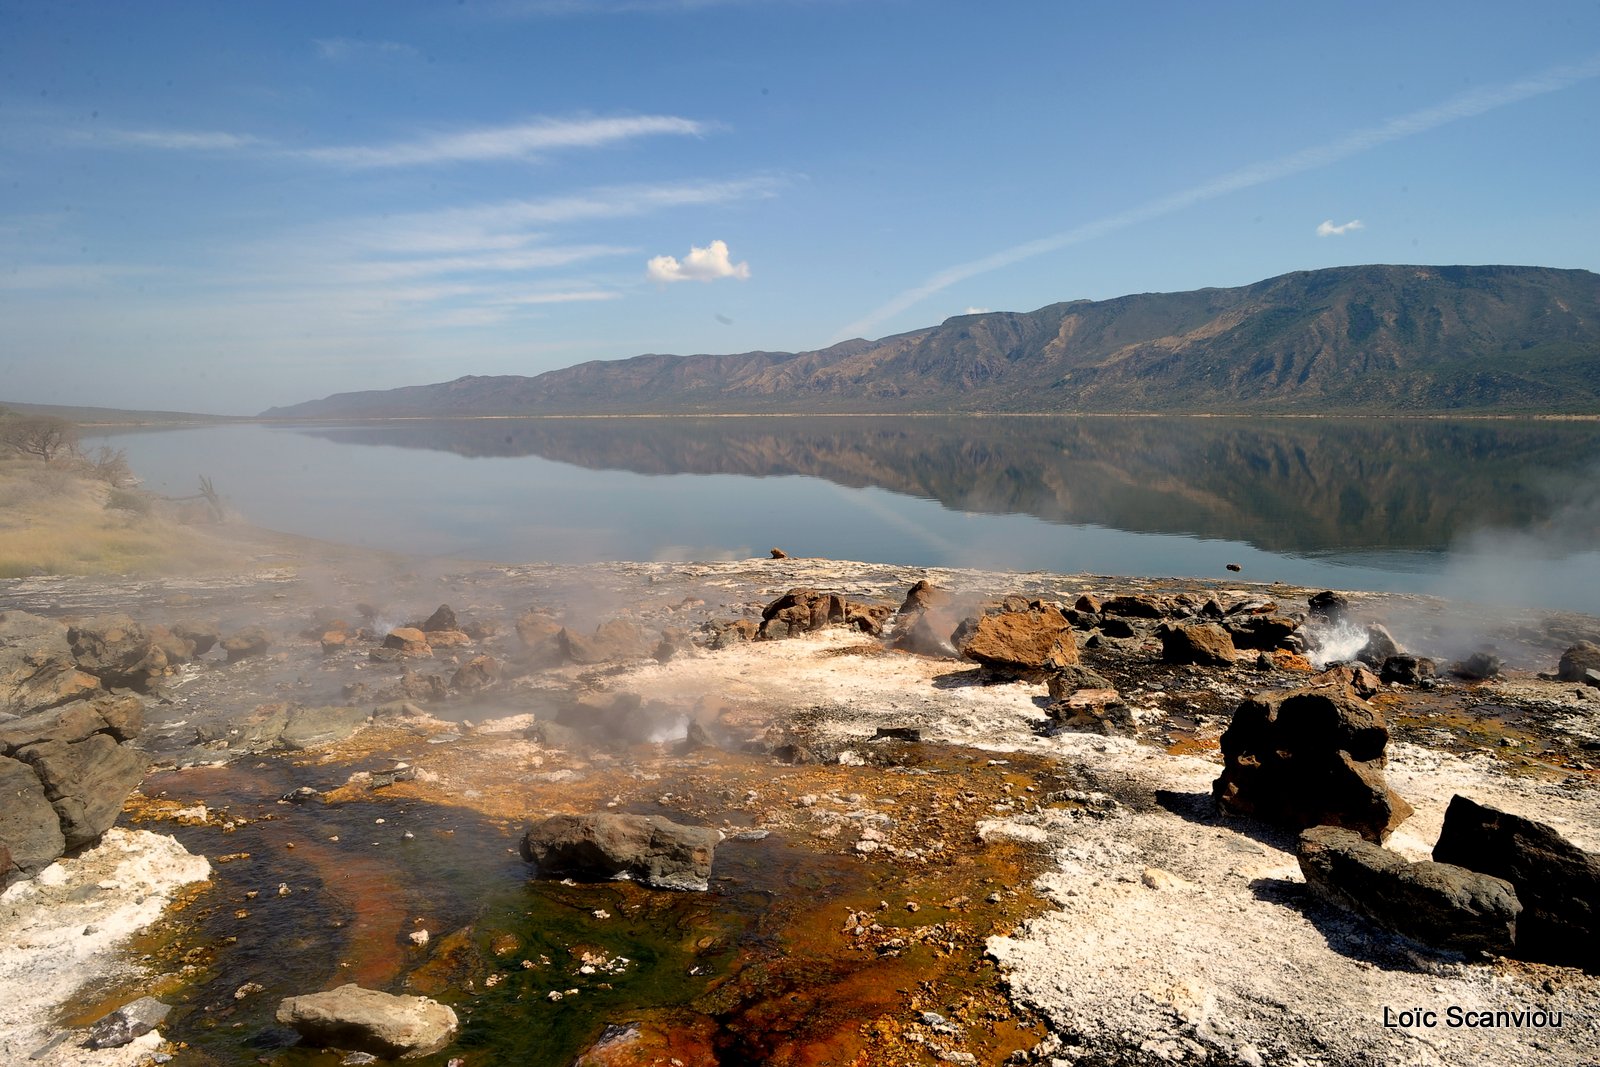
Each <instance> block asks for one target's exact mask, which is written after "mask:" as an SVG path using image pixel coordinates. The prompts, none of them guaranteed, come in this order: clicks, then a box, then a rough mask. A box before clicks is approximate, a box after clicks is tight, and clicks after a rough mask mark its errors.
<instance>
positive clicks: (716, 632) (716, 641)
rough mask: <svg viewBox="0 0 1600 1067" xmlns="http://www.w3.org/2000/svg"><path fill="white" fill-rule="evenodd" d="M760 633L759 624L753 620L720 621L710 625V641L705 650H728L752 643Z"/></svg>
mask: <svg viewBox="0 0 1600 1067" xmlns="http://www.w3.org/2000/svg"><path fill="white" fill-rule="evenodd" d="M760 632H761V624H760V623H758V622H756V621H755V620H754V619H722V620H720V621H718V622H713V623H711V640H709V641H707V642H706V647H707V648H712V649H716V648H730V647H732V646H733V645H742V644H745V643H746V642H748V641H754V640H755V639H756V635H757V634H759V633H760Z"/></svg>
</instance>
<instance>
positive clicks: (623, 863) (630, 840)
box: [522, 813, 722, 890]
mask: <svg viewBox="0 0 1600 1067" xmlns="http://www.w3.org/2000/svg"><path fill="white" fill-rule="evenodd" d="M721 840H722V835H721V834H720V833H719V832H717V831H716V830H713V829H711V828H710V827H707V826H685V825H683V824H681V823H675V822H672V821H671V820H669V819H665V818H663V817H661V816H660V815H616V814H609V813H608V814H597V815H553V816H551V817H550V818H548V819H545V820H544V821H543V822H541V823H538V824H536V825H534V826H533V827H531V828H530V829H529V830H528V832H527V834H526V835H524V837H523V839H522V856H523V858H524V859H526V860H528V861H529V862H530V863H534V864H537V865H538V867H539V874H540V876H541V877H562V876H565V875H572V876H575V877H580V878H608V879H609V878H634V879H637V880H638V881H640V882H643V883H645V884H646V885H651V886H655V887H656V888H657V889H691V890H703V889H707V888H709V887H710V882H709V879H710V877H711V857H712V853H713V852H714V851H715V849H716V846H717V843H718V842H719V841H721Z"/></svg>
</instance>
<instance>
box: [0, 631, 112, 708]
mask: <svg viewBox="0 0 1600 1067" xmlns="http://www.w3.org/2000/svg"><path fill="white" fill-rule="evenodd" d="M99 689H100V679H98V678H96V677H95V676H94V675H92V674H88V673H86V672H84V671H81V670H79V669H78V664H77V662H76V661H75V660H74V659H73V657H72V646H71V645H70V644H69V643H68V642H67V628H66V626H64V625H62V624H61V623H59V622H57V621H56V620H54V619H46V618H43V617H42V616H39V615H31V614H29V613H28V612H25V611H6V612H0V712H9V713H11V714H13V715H27V714H29V713H30V712H34V711H39V710H42V709H45V708H53V707H57V706H59V705H61V704H68V703H71V702H72V701H74V700H79V699H81V698H83V697H85V696H89V695H92V694H93V693H95V692H98V691H99Z"/></svg>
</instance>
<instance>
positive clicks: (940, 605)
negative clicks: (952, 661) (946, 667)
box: [889, 579, 961, 657]
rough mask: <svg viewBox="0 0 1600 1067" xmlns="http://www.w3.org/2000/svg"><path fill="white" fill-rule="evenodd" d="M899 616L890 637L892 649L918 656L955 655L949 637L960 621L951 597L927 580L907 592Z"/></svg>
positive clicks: (901, 603)
mask: <svg viewBox="0 0 1600 1067" xmlns="http://www.w3.org/2000/svg"><path fill="white" fill-rule="evenodd" d="M898 614H899V617H898V618H897V619H896V621H895V625H894V633H893V635H892V636H891V637H890V638H889V647H890V648H893V649H897V650H899V651H901V652H911V653H913V654H915V655H918V656H941V657H950V656H954V655H955V654H956V650H955V646H954V645H952V644H951V643H950V635H951V633H952V632H954V631H955V628H956V627H957V626H958V625H959V624H960V622H961V620H960V619H959V618H957V617H956V613H955V611H954V609H953V607H952V605H951V603H950V594H948V593H946V592H945V591H944V590H942V589H940V588H938V587H937V586H934V585H931V584H929V583H928V581H927V580H926V579H924V580H923V581H920V582H918V583H917V584H916V585H913V586H912V587H911V588H910V589H909V590H907V591H906V596H905V599H904V600H903V601H901V602H900V611H899V613H898Z"/></svg>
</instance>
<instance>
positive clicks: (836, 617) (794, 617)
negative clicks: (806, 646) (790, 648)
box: [757, 588, 893, 640]
mask: <svg viewBox="0 0 1600 1067" xmlns="http://www.w3.org/2000/svg"><path fill="white" fill-rule="evenodd" d="M891 614H893V610H892V609H891V608H890V607H889V606H888V605H886V604H861V603H856V602H853V601H850V600H847V599H845V597H844V596H843V595H841V594H839V593H824V592H820V591H818V590H816V589H804V588H800V589H791V590H789V591H788V592H787V593H785V594H783V595H782V596H781V597H779V598H778V599H776V600H774V601H773V602H772V603H770V604H768V605H767V606H766V608H764V609H763V610H762V612H761V629H760V630H759V631H758V633H757V637H758V638H760V639H762V640H773V639H775V638H781V637H794V636H795V635H797V634H806V633H811V632H812V631H814V630H821V629H823V628H824V627H827V626H838V625H843V626H849V627H851V628H853V629H856V630H860V631H861V632H862V633H868V634H877V633H880V632H881V631H882V630H883V624H884V621H885V620H887V619H888V618H889V616H890V615H891Z"/></svg>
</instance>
